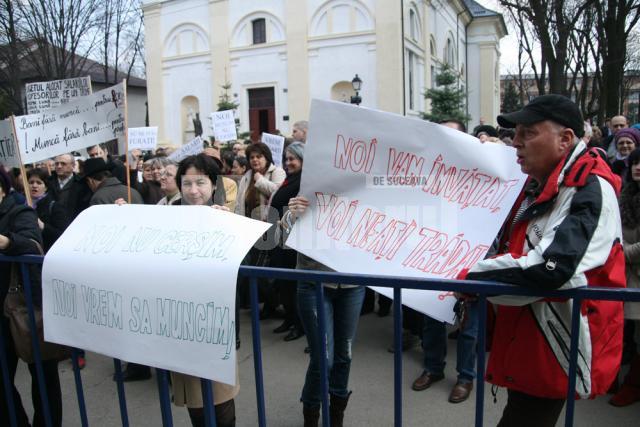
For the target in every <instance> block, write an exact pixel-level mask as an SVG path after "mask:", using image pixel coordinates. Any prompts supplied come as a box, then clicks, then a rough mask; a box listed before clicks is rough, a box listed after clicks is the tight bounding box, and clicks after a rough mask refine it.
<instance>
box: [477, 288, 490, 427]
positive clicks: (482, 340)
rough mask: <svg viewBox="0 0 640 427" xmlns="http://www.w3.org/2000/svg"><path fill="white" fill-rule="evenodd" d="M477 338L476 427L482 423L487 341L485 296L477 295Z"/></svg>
mask: <svg viewBox="0 0 640 427" xmlns="http://www.w3.org/2000/svg"><path fill="white" fill-rule="evenodd" d="M477 304H478V338H477V340H476V348H477V351H476V427H482V424H483V423H484V371H485V368H484V366H485V357H486V351H485V349H486V340H487V296H486V295H484V294H482V295H478V302H477Z"/></svg>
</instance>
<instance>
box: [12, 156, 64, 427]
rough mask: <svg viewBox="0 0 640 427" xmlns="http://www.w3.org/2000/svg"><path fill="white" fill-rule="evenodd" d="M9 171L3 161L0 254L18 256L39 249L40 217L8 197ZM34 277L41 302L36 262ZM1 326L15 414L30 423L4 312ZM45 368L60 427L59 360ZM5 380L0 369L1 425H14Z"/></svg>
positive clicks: (36, 392) (35, 391)
mask: <svg viewBox="0 0 640 427" xmlns="http://www.w3.org/2000/svg"><path fill="white" fill-rule="evenodd" d="M10 182H11V180H10V178H9V175H8V174H7V173H6V172H5V170H4V167H3V166H2V165H0V254H2V255H8V256H18V255H25V254H35V255H38V254H39V253H40V251H41V250H40V248H39V246H40V243H41V242H42V235H41V233H40V229H39V227H38V217H37V215H36V213H35V212H34V211H33V209H31V208H30V207H28V206H24V205H19V204H17V203H16V201H15V199H14V198H13V197H7V196H8V195H9V193H10V191H11V185H10ZM32 267H33V268H32V269H31V270H32V274H31V278H32V279H33V280H32V284H33V285H34V286H33V288H32V293H33V303H34V304H35V305H38V306H40V305H41V300H42V289H41V287H39V286H38V285H40V283H39V281H38V280H36V278H38V277H40V274H39V267H37V266H35V265H33V266H32ZM11 270H12V264H11V263H6V262H4V263H0V307H4V302H5V298H6V297H7V293H8V291H9V286H10V284H11V275H12V271H11ZM0 328H1V331H2V334H1V335H0V339H1V340H2V347H3V348H4V354H5V356H6V360H7V365H8V368H9V369H8V370H9V378H8V382H9V384H10V387H11V392H12V394H13V402H14V408H15V414H16V418H17V422H18V425H19V426H28V425H29V419H28V418H27V414H26V412H25V410H24V408H23V406H22V401H21V399H20V394H18V390H17V389H16V388H15V386H14V385H13V380H14V377H15V374H16V369H17V366H18V356H17V355H16V350H15V345H14V342H13V339H12V337H11V330H10V327H9V320H8V319H7V317H5V316H0ZM42 368H43V371H44V379H45V387H46V392H47V397H48V398H49V411H50V414H51V422H52V424H51V425H52V426H54V427H59V426H61V425H62V394H61V392H60V378H59V376H58V362H57V361H56V360H47V361H43V362H42ZM29 372H30V373H31V400H32V402H33V407H34V415H33V426H34V427H36V426H37V427H40V426H44V425H45V416H44V414H43V409H42V404H41V402H42V401H41V399H40V388H39V387H38V380H37V376H36V365H35V364H33V363H31V364H29ZM4 380H5V378H3V373H2V370H0V425H1V426H8V425H11V423H10V421H9V408H8V407H7V399H6V398H7V396H6V395H5V388H4Z"/></svg>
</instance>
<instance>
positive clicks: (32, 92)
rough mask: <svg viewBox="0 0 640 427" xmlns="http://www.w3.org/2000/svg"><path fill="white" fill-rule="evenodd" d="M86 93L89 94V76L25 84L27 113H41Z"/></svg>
mask: <svg viewBox="0 0 640 427" xmlns="http://www.w3.org/2000/svg"><path fill="white" fill-rule="evenodd" d="M87 95H91V77H75V78H72V79H65V80H52V81H48V82H37V83H27V84H26V85H25V97H26V98H27V113H28V114H37V113H42V112H43V111H46V110H49V109H51V108H55V107H58V106H60V105H63V104H66V103H68V102H69V101H71V100H73V99H76V98H80V97H82V96H87Z"/></svg>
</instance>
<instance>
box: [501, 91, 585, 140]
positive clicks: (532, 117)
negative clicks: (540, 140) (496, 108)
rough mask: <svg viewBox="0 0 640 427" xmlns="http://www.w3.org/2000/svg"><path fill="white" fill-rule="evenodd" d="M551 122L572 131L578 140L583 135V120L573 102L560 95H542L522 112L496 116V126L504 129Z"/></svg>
mask: <svg viewBox="0 0 640 427" xmlns="http://www.w3.org/2000/svg"><path fill="white" fill-rule="evenodd" d="M544 120H551V121H554V122H556V123H559V124H561V125H563V126H566V127H568V128H570V129H572V130H573V133H575V134H576V136H577V137H578V138H581V137H582V136H583V135H584V119H583V118H582V113H581V112H580V109H579V108H578V106H577V105H576V103H575V102H573V101H572V100H570V99H569V98H567V97H564V96H562V95H554V94H550V95H542V96H538V97H537V98H534V99H533V100H532V101H531V102H529V103H528V104H527V105H525V106H524V107H523V108H522V110H520V111H515V112H513V113H508V114H501V115H499V116H498V124H499V125H500V126H502V127H504V128H515V127H516V125H532V124H534V123H538V122H541V121H544Z"/></svg>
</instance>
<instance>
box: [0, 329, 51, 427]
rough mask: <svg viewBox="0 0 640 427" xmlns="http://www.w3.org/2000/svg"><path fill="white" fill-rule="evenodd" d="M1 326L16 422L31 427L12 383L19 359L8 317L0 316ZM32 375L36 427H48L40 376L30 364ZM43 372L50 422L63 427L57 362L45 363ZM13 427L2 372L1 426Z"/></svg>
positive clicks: (0, 396) (34, 423)
mask: <svg viewBox="0 0 640 427" xmlns="http://www.w3.org/2000/svg"><path fill="white" fill-rule="evenodd" d="M0 317H2V319H0V324H1V327H2V338H1V339H3V340H4V348H5V350H6V356H7V364H8V367H9V382H10V384H11V388H12V392H13V403H14V405H15V413H16V420H17V422H18V426H19V427H26V426H29V419H28V418H27V414H26V412H25V410H24V407H23V406H22V400H21V398H20V394H19V393H18V390H17V389H16V387H15V385H14V384H13V382H14V378H15V375H16V369H17V367H18V356H17V355H16V352H15V348H14V345H13V339H11V335H10V334H11V332H10V330H9V322H8V320H7V318H6V317H4V316H0ZM28 366H29V372H30V373H31V399H32V402H33V408H34V415H33V423H32V425H33V427H41V426H44V425H45V420H44V413H43V409H42V404H41V399H40V388H39V387H38V377H37V374H36V365H35V364H30V365H28ZM42 368H43V371H44V383H45V388H46V392H47V397H48V398H49V411H50V413H51V422H52V425H53V426H54V427H59V426H61V425H62V393H61V391H60V377H59V376H58V362H57V361H55V360H49V361H45V362H43V363H42ZM8 425H11V423H10V421H9V408H8V406H7V401H6V395H5V390H4V378H3V374H2V370H0V426H8Z"/></svg>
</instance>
